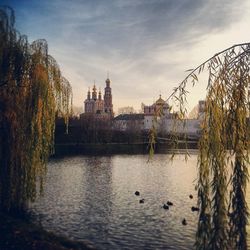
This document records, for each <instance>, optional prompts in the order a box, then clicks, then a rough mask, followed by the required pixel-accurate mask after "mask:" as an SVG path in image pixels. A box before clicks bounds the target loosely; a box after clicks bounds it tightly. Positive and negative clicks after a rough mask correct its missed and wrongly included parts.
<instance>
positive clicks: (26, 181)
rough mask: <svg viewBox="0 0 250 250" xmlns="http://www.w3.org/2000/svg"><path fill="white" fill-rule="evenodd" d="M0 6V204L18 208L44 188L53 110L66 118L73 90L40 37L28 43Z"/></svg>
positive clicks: (7, 10)
mask: <svg viewBox="0 0 250 250" xmlns="http://www.w3.org/2000/svg"><path fill="white" fill-rule="evenodd" d="M14 21H15V19H14V13H13V10H12V9H10V8H8V7H1V8H0V210H2V211H5V212H12V211H13V212H14V211H21V210H22V209H24V208H25V206H26V205H27V202H28V201H34V199H35V198H36V195H37V194H38V193H39V192H42V190H43V184H44V177H45V173H46V162H47V159H48V157H49V155H50V154H51V153H52V152H53V142H54V130H55V116H56V114H58V113H59V114H61V115H63V116H64V117H65V120H66V121H67V120H68V117H69V115H70V111H71V100H72V91H71V87H70V84H69V82H68V81H67V80H66V79H65V78H64V77H63V76H62V75H61V72H60V69H59V67H58V65H57V63H56V61H55V59H53V57H51V56H50V55H48V45H47V42H46V41H45V40H37V41H35V42H33V43H32V44H29V43H28V41H27V38H26V37H25V36H22V35H20V34H19V33H18V32H17V31H16V30H15V28H14Z"/></svg>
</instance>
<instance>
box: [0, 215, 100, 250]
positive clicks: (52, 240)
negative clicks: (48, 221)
mask: <svg viewBox="0 0 250 250" xmlns="http://www.w3.org/2000/svg"><path fill="white" fill-rule="evenodd" d="M0 249H1V250H9V249H16V250H45V249H46V250H66V249H72V250H76V249H79V250H80V249H81V250H85V249H86V250H87V249H95V248H94V247H93V246H92V245H91V243H89V242H87V241H73V240H70V239H67V238H66V237H63V236H58V235H55V234H54V233H52V232H47V231H45V230H44V229H43V228H41V227H39V226H37V225H34V224H32V223H30V222H28V221H27V220H26V219H20V218H15V217H12V216H9V215H6V214H3V213H0Z"/></svg>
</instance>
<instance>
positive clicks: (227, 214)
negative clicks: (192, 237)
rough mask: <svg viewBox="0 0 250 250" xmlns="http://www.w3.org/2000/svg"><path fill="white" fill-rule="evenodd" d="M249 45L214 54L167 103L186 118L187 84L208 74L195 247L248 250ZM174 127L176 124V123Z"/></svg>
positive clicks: (235, 46) (200, 147)
mask: <svg viewBox="0 0 250 250" xmlns="http://www.w3.org/2000/svg"><path fill="white" fill-rule="evenodd" d="M249 67H250V43H244V44H238V45H234V46H232V47H230V48H228V49H226V50H223V51H222V52H219V53H217V54H216V55H214V56H213V57H211V58H209V59H208V60H207V61H205V62H204V63H202V64H201V65H199V66H198V67H197V68H195V69H191V70H189V71H190V73H189V74H188V76H187V77H186V78H185V79H184V80H183V81H182V82H181V83H180V85H179V86H178V87H177V88H175V89H174V91H173V93H172V94H171V96H170V97H169V98H168V101H172V103H174V104H175V106H176V107H177V108H178V117H179V118H178V119H183V118H184V117H186V116H187V109H186V105H187V94H188V91H187V86H188V85H189V84H190V83H191V84H192V85H193V86H194V85H196V84H197V82H198V77H197V75H199V74H200V73H201V72H204V71H206V70H207V72H208V85H207V95H206V102H205V103H206V105H205V114H204V119H203V122H202V126H201V127H202V128H201V129H202V132H201V138H200V141H199V156H198V179H197V186H196V188H197V191H198V205H199V207H200V212H199V220H198V228H197V233H196V243H195V247H196V249H220V250H221V249H247V232H246V226H247V223H248V207H247V202H246V186H247V182H248V178H249V174H248V166H249V156H248V154H249V148H250V147H249V145H250V144H249V142H250V140H249V139H250V137H249V131H250V126H249V107H250V103H249V94H250V91H249V88H250V68H249ZM174 126H175V125H174Z"/></svg>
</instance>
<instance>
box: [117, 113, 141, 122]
mask: <svg viewBox="0 0 250 250" xmlns="http://www.w3.org/2000/svg"><path fill="white" fill-rule="evenodd" d="M143 119H144V114H121V115H118V116H116V117H115V118H114V120H115V121H120V120H143Z"/></svg>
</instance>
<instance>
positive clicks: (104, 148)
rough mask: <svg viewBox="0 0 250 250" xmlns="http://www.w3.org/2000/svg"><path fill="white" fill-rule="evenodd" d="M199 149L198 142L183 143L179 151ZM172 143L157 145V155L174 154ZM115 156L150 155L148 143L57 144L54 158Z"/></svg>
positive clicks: (179, 146)
mask: <svg viewBox="0 0 250 250" xmlns="http://www.w3.org/2000/svg"><path fill="white" fill-rule="evenodd" d="M186 149H198V141H190V142H187V148H186V144H185V142H181V143H179V145H178V150H186ZM173 150H176V149H173V147H172V145H171V144H170V143H156V144H155V152H154V153H155V154H164V153H171V152H173ZM115 154H131V155H133V154H149V144H148V143H60V144H55V153H54V155H53V157H60V156H72V155H115Z"/></svg>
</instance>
